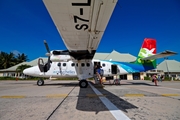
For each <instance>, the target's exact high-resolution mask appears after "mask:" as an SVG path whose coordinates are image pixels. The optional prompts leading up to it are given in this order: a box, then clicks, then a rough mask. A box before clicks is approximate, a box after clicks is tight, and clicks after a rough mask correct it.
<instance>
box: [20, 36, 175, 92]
mask: <svg viewBox="0 0 180 120" xmlns="http://www.w3.org/2000/svg"><path fill="white" fill-rule="evenodd" d="M45 44H46V46H47V43H46V42H45ZM47 49H48V47H47ZM52 52H53V51H51V52H50V53H51V54H52ZM175 54H177V53H175V52H172V51H168V50H166V51H164V52H161V53H158V54H156V40H155V39H152V38H145V39H144V42H143V44H142V47H141V49H140V51H139V54H138V57H137V59H136V61H135V62H133V63H125V62H117V61H112V60H94V59H90V60H89V59H83V60H80V61H79V60H76V59H71V56H70V55H54V54H52V55H51V59H50V60H51V61H53V62H51V63H50V64H51V65H50V66H51V67H50V69H49V70H48V71H47V72H44V71H43V70H44V66H43V65H42V64H40V61H41V60H42V59H39V61H38V65H37V66H34V67H31V68H27V69H25V70H24V71H23V73H24V74H26V75H30V76H35V77H45V78H49V77H55V78H60V77H63V78H64V77H78V78H79V80H80V82H79V86H80V87H81V88H86V87H87V86H88V82H87V81H86V79H88V78H94V79H95V81H96V83H97V84H98V81H97V74H96V72H95V71H94V67H95V66H97V65H98V66H102V69H103V71H104V74H103V76H104V77H109V76H114V75H124V74H129V73H137V72H144V71H147V70H151V69H155V68H156V59H157V58H164V57H167V56H171V55H175ZM43 72H44V73H43ZM43 84H44V81H43V80H42V79H40V80H38V81H37V85H39V86H42V85H43Z"/></svg>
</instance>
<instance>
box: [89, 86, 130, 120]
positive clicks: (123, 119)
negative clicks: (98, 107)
mask: <svg viewBox="0 0 180 120" xmlns="http://www.w3.org/2000/svg"><path fill="white" fill-rule="evenodd" d="M89 85H90V86H91V88H92V89H93V91H94V92H95V93H96V94H97V95H103V94H102V93H101V92H99V91H98V90H97V89H96V88H95V87H94V86H92V85H91V83H89ZM99 99H100V100H101V101H102V103H103V104H104V105H105V106H106V107H107V108H108V109H109V111H110V112H111V114H112V115H113V116H114V117H115V118H116V120H130V118H129V117H127V116H126V115H125V114H124V113H123V112H122V111H121V110H119V109H118V108H117V107H116V106H115V105H114V104H113V103H112V102H110V101H109V100H108V99H107V98H106V97H99Z"/></svg>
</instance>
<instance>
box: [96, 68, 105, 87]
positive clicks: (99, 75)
mask: <svg viewBox="0 0 180 120" xmlns="http://www.w3.org/2000/svg"><path fill="white" fill-rule="evenodd" d="M103 73H104V71H103V69H102V67H101V66H100V65H98V66H97V71H96V74H97V76H98V78H99V81H100V84H102V78H103Z"/></svg>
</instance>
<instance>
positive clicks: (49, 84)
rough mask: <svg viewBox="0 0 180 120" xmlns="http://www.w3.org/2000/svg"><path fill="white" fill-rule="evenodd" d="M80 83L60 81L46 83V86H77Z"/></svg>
mask: <svg viewBox="0 0 180 120" xmlns="http://www.w3.org/2000/svg"><path fill="white" fill-rule="evenodd" d="M78 84H79V82H78V81H77V82H68V81H67V82H63V83H61V82H59V83H45V84H44V86H60V85H61V86H65V87H73V86H77V85H78Z"/></svg>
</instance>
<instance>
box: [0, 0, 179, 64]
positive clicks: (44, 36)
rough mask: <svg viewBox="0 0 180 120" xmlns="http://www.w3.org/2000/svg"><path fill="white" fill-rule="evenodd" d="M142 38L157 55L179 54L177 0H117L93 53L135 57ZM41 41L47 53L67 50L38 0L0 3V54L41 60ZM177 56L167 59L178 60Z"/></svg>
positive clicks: (10, 0) (1, 1) (42, 48)
mask: <svg viewBox="0 0 180 120" xmlns="http://www.w3.org/2000/svg"><path fill="white" fill-rule="evenodd" d="M144 38H155V39H156V40H157V53H158V52H162V51H164V50H171V51H174V52H177V53H179V54H180V1H179V0H119V1H118V3H117V5H116V7H115V9H114V12H113V14H112V16H111V19H110V21H109V23H108V26H107V28H106V30H105V32H104V35H103V37H102V40H101V42H100V44H99V47H98V49H97V52H101V53H110V52H112V51H113V50H116V51H118V52H120V53H129V54H131V55H133V56H137V55H138V52H139V50H140V47H141V45H142V42H143V40H144ZM43 40H46V41H47V42H48V45H49V48H50V50H65V49H67V48H66V47H65V45H64V43H63V41H62V39H61V37H60V35H59V33H58V31H57V29H56V27H55V25H54V23H53V21H52V20H51V17H50V16H49V14H48V12H47V10H46V8H45V6H44V4H43V1H42V0H0V51H3V52H7V53H10V52H12V51H14V52H15V53H18V52H19V53H24V54H26V55H27V56H28V59H29V61H31V60H33V59H36V58H38V57H45V53H46V49H45V46H44V44H43ZM179 54H178V55H175V56H171V57H169V58H168V59H170V60H177V61H180V55H179ZM162 60H163V58H162V59H160V60H159V62H161V61H162Z"/></svg>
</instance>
